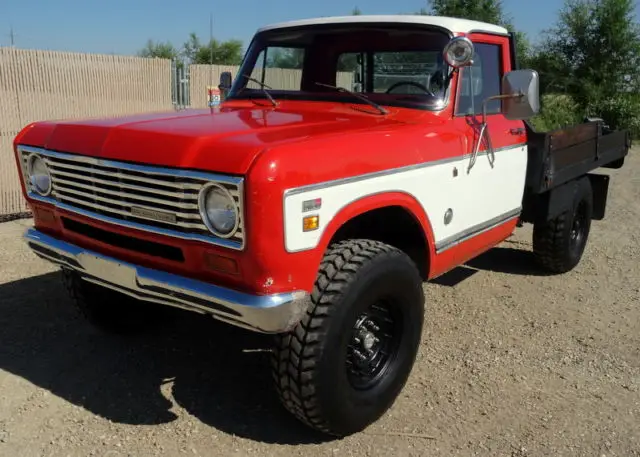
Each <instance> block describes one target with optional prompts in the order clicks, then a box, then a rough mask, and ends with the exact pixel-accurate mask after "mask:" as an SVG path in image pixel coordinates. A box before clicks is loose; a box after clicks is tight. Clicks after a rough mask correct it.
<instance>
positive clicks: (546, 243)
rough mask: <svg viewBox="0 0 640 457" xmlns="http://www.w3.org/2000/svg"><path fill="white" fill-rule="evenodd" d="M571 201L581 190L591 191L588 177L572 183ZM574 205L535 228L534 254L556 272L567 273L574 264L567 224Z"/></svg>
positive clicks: (570, 219)
mask: <svg viewBox="0 0 640 457" xmlns="http://www.w3.org/2000/svg"><path fill="white" fill-rule="evenodd" d="M571 191H572V195H571V201H572V202H573V201H574V199H575V197H576V195H577V194H578V193H579V192H584V193H585V196H586V193H587V192H591V185H590V182H589V179H588V178H586V177H585V178H581V179H577V180H575V181H573V183H572V188H571ZM572 213H573V206H572V207H571V208H567V209H566V210H565V211H563V212H562V213H561V214H559V215H558V216H556V217H555V218H554V219H551V220H550V221H547V222H545V223H537V224H535V225H534V228H533V254H534V257H535V260H536V261H537V262H538V264H539V265H540V266H542V267H543V268H545V269H546V270H549V271H551V272H554V273H566V272H567V271H569V270H571V269H572V268H573V267H574V265H573V264H572V261H571V259H570V258H569V257H568V255H567V253H566V251H567V247H566V246H567V244H568V240H567V238H566V237H567V224H571V223H572V218H573V214H572Z"/></svg>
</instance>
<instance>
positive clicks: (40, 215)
mask: <svg viewBox="0 0 640 457" xmlns="http://www.w3.org/2000/svg"><path fill="white" fill-rule="evenodd" d="M33 216H34V219H35V220H36V221H37V222H41V223H43V224H53V223H54V222H55V221H56V217H55V216H54V214H53V211H49V210H48V209H43V208H38V207H36V208H35V210H34V211H33Z"/></svg>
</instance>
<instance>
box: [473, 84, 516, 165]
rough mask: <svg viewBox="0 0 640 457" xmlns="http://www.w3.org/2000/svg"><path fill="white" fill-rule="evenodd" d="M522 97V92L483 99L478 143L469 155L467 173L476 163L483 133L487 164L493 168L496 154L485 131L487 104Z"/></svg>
mask: <svg viewBox="0 0 640 457" xmlns="http://www.w3.org/2000/svg"><path fill="white" fill-rule="evenodd" d="M524 95H525V94H523V93H522V92H518V93H516V94H503V95H493V96H491V97H487V98H485V99H484V101H483V102H482V123H481V127H480V134H479V135H478V141H477V142H476V144H475V147H474V148H473V154H472V155H471V160H470V161H469V166H468V167H467V173H469V172H470V171H471V169H472V168H473V166H474V165H475V163H476V159H477V157H478V152H480V144H482V139H483V137H484V135H485V133H486V135H487V150H488V152H489V155H488V157H489V164H490V165H491V167H493V164H494V162H495V160H496V154H495V151H494V149H493V144H492V143H491V135H490V134H489V132H488V129H487V104H488V103H489V102H491V101H494V100H505V99H509V98H521V97H524Z"/></svg>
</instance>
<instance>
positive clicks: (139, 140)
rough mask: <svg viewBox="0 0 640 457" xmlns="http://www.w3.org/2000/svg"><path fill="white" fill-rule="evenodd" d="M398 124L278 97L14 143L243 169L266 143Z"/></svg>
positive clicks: (36, 127)
mask: <svg viewBox="0 0 640 457" xmlns="http://www.w3.org/2000/svg"><path fill="white" fill-rule="evenodd" d="M329 108H330V107H329ZM397 123H398V121H394V120H392V119H390V118H389V117H382V116H377V115H372V114H365V113H357V112H354V111H353V110H351V112H349V111H348V110H347V109H345V108H335V106H334V109H333V110H332V109H327V107H326V106H319V105H318V106H314V107H309V106H308V105H307V106H295V105H293V104H290V105H289V108H287V107H286V106H285V104H282V105H281V107H279V108H277V109H276V110H272V109H266V108H264V107H255V106H251V107H240V108H228V107H226V108H223V109H221V110H218V111H213V112H212V111H211V110H208V109H205V110H186V111H181V112H165V113H151V114H143V115H135V116H128V117H120V118H111V119H98V120H82V121H60V122H40V123H35V124H32V125H30V126H29V127H27V128H25V130H24V131H23V132H22V133H21V134H20V135H19V136H18V138H17V139H16V142H17V143H20V144H26V145H30V146H36V147H42V148H47V149H51V150H55V151H60V152H68V153H77V154H83V155H89V156H94V157H100V158H105V159H112V160H123V161H131V162H138V163H146V164H154V165H160V166H166V167H177V168H190V169H200V170H208V171H214V172H219V173H230V174H244V173H246V172H247V170H248V169H249V167H250V165H251V163H252V162H253V160H254V159H255V158H256V157H257V155H258V154H259V153H260V152H261V151H263V150H264V149H265V148H268V147H272V146H274V145H277V144H283V143H289V142H292V141H305V140H309V139H312V138H317V137H319V136H326V135H332V134H337V133H340V132H344V131H346V130H349V131H355V130H364V129H367V130H369V129H372V128H376V127H388V126H389V125H392V124H397Z"/></svg>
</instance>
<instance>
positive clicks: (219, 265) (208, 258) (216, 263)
mask: <svg viewBox="0 0 640 457" xmlns="http://www.w3.org/2000/svg"><path fill="white" fill-rule="evenodd" d="M204 264H205V265H206V266H207V268H209V269H210V270H215V271H219V272H222V273H229V274H234V275H237V274H238V262H236V261H235V260H234V259H231V258H229V257H223V256H221V255H218V254H213V253H211V252H205V254H204Z"/></svg>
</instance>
